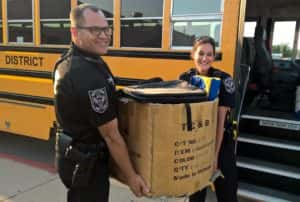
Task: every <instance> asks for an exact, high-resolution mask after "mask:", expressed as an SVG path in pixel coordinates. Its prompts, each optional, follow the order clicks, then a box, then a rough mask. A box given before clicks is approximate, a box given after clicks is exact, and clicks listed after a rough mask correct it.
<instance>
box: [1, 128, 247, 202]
mask: <svg viewBox="0 0 300 202" xmlns="http://www.w3.org/2000/svg"><path fill="white" fill-rule="evenodd" d="M53 150H54V139H53V138H52V139H50V140H49V141H42V140H37V139H33V138H26V137H22V136H16V135H11V134H4V133H0V202H65V201H66V189H65V187H64V186H63V184H62V183H61V182H60V179H59V178H58V175H57V174H56V173H55V169H54V166H53V161H54V151H53ZM110 202H188V200H186V201H184V199H183V198H174V199H168V200H163V199H150V198H136V197H134V195H133V194H132V193H131V192H130V191H129V189H128V188H127V187H126V186H124V185H122V184H120V183H118V182H117V181H114V180H111V191H110ZM207 202H216V199H215V196H214V195H213V194H211V193H209V194H208V199H207ZM240 202H250V201H248V200H240Z"/></svg>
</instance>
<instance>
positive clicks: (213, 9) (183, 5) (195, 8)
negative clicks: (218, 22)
mask: <svg viewBox="0 0 300 202" xmlns="http://www.w3.org/2000/svg"><path fill="white" fill-rule="evenodd" d="M221 5H222V0H209V1H207V0H184V1H183V0H173V15H193V14H203V13H220V12H221Z"/></svg>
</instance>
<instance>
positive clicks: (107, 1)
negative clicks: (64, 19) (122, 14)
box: [77, 0, 114, 46]
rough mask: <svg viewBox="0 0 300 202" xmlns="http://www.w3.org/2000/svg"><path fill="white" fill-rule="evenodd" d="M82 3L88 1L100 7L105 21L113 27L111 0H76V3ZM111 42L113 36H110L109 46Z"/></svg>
mask: <svg viewBox="0 0 300 202" xmlns="http://www.w3.org/2000/svg"><path fill="white" fill-rule="evenodd" d="M83 3H90V4H94V5H96V6H98V7H100V8H101V10H102V12H103V13H104V15H105V17H106V19H107V22H108V24H109V26H110V27H113V17H114V11H113V6H114V4H113V0H80V1H77V4H78V5H79V4H83ZM112 44H113V38H111V42H110V46H112Z"/></svg>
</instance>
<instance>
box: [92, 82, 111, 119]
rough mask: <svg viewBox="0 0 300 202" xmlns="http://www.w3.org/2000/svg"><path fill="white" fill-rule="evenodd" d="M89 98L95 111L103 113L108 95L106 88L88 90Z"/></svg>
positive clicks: (106, 105)
mask: <svg viewBox="0 0 300 202" xmlns="http://www.w3.org/2000/svg"><path fill="white" fill-rule="evenodd" d="M89 98H90V101H91V105H92V108H93V110H94V111H95V112H97V113H100V114H103V113H104V112H105V111H106V110H107V108H108V105H109V103H108V96H107V92H106V88H105V87H104V88H100V89H96V90H89Z"/></svg>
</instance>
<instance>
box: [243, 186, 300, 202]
mask: <svg viewBox="0 0 300 202" xmlns="http://www.w3.org/2000/svg"><path fill="white" fill-rule="evenodd" d="M238 195H239V196H240V197H243V198H248V199H252V200H258V201H276V202H287V201H295V202H296V201H300V196H297V195H294V194H289V193H286V192H282V191H279V190H276V189H270V188H266V187H262V186H257V185H253V184H248V183H245V182H240V183H239V188H238Z"/></svg>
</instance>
